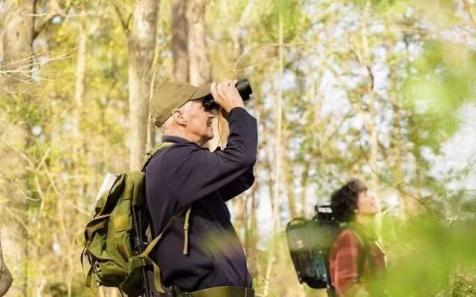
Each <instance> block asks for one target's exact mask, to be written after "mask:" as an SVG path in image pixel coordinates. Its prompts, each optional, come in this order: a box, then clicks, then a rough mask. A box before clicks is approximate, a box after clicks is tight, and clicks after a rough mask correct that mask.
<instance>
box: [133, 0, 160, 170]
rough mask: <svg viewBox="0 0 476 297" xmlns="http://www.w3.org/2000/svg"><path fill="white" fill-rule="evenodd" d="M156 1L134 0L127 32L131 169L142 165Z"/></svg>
mask: <svg viewBox="0 0 476 297" xmlns="http://www.w3.org/2000/svg"><path fill="white" fill-rule="evenodd" d="M158 5H159V1H156V0H137V2H136V4H135V8H134V14H133V16H132V28H131V30H130V33H129V35H128V48H129V123H130V136H131V144H130V168H131V169H138V168H140V166H141V165H142V162H143V156H144V154H145V150H146V144H147V124H148V122H149V95H150V84H151V82H152V81H151V79H152V65H153V61H154V50H155V45H156V40H157V36H156V35H157V14H158V9H159V6H158Z"/></svg>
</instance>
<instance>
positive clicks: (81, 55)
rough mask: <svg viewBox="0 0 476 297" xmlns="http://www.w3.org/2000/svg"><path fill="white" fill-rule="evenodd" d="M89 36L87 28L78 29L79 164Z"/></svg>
mask: <svg viewBox="0 0 476 297" xmlns="http://www.w3.org/2000/svg"><path fill="white" fill-rule="evenodd" d="M87 41H88V34H87V31H86V28H85V27H84V26H83V25H82V24H80V25H79V28H78V54H77V61H76V82H75V87H74V109H73V113H74V114H73V121H74V122H73V141H74V142H73V158H74V161H75V163H77V162H78V159H79V155H80V152H79V150H80V149H81V148H82V135H81V115H82V111H83V96H84V78H85V75H86V46H87Z"/></svg>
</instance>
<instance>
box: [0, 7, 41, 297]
mask: <svg viewBox="0 0 476 297" xmlns="http://www.w3.org/2000/svg"><path fill="white" fill-rule="evenodd" d="M34 2H35V1H33V0H20V1H19V0H8V1H6V7H7V9H8V10H9V11H8V13H7V14H6V18H5V19H4V20H3V22H4V32H3V34H2V47H3V49H2V53H3V70H6V71H11V72H10V74H9V75H7V76H3V77H0V87H1V88H2V89H1V90H0V96H5V98H11V97H15V100H18V99H20V104H21V103H22V102H23V101H27V100H28V98H27V97H26V95H24V94H23V93H25V92H26V91H27V90H28V89H29V86H27V84H24V83H22V82H25V83H30V82H31V70H32V66H33V65H32V63H33V62H32V61H33V60H32V39H33V28H34V23H33V15H34ZM2 100H3V99H2ZM0 121H5V122H4V123H5V124H4V125H5V126H6V127H7V128H6V129H2V130H3V131H5V132H6V135H4V140H5V142H6V143H7V145H6V146H5V147H3V146H2V147H0V154H1V155H2V160H3V162H4V164H2V166H3V168H5V172H6V173H7V174H5V175H4V183H5V185H4V186H2V187H1V191H4V193H5V196H6V197H10V200H9V201H8V203H7V205H6V206H5V209H10V211H9V216H8V218H7V219H8V225H7V226H8V228H5V229H4V231H5V234H6V237H5V238H4V239H5V240H4V241H3V246H4V248H5V251H6V255H8V256H7V257H6V260H7V262H9V263H14V264H15V266H10V267H13V270H12V274H13V278H14V279H15V283H14V284H13V287H12V288H11V290H10V292H13V294H14V295H22V296H27V295H28V281H27V275H28V229H27V227H28V204H27V189H26V188H27V185H26V182H25V180H26V176H27V170H26V168H27V166H28V164H27V162H26V161H25V158H24V157H23V154H24V151H25V149H26V147H27V142H28V129H27V125H26V123H25V121H14V120H12V119H9V117H8V115H7V114H5V113H4V111H2V112H1V114H0ZM5 213H6V212H5ZM2 264H3V263H2ZM2 281H3V280H2Z"/></svg>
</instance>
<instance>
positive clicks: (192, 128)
mask: <svg viewBox="0 0 476 297" xmlns="http://www.w3.org/2000/svg"><path fill="white" fill-rule="evenodd" d="M215 114H216V111H215V110H211V111H205V109H204V107H203V105H202V101H201V100H194V101H192V104H191V107H190V109H188V110H187V111H186V112H185V113H184V118H185V119H186V120H187V124H186V129H187V132H188V134H189V135H190V136H191V138H192V139H193V140H194V141H195V142H197V143H199V144H202V145H203V144H205V143H206V142H207V141H209V140H210V139H212V138H213V127H212V122H213V119H214V118H215Z"/></svg>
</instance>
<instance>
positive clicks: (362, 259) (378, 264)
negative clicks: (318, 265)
mask: <svg viewBox="0 0 476 297" xmlns="http://www.w3.org/2000/svg"><path fill="white" fill-rule="evenodd" d="M331 208H332V212H333V214H334V218H335V219H336V220H337V221H339V222H341V223H344V224H345V225H344V226H345V227H344V228H343V229H342V231H341V232H340V233H339V235H338V236H337V238H336V240H335V241H334V244H333V247H332V249H331V252H330V255H329V266H330V274H331V281H332V286H333V288H334V290H335V293H336V295H337V296H338V297H368V296H376V297H383V296H386V295H385V293H384V290H383V289H382V288H381V285H382V282H380V283H378V282H377V281H376V278H377V279H378V278H380V279H383V278H382V276H381V273H383V272H384V270H385V253H384V252H383V248H382V245H381V244H380V242H379V241H378V236H377V234H376V232H375V229H374V220H375V215H376V214H377V212H378V207H377V204H376V201H375V198H374V197H373V196H372V195H370V194H369V193H368V191H367V186H366V185H365V184H364V183H363V182H362V181H360V180H358V179H352V180H350V181H349V182H348V183H346V184H345V185H344V186H343V187H341V188H340V189H339V190H337V191H335V192H334V193H333V194H332V197H331Z"/></svg>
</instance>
